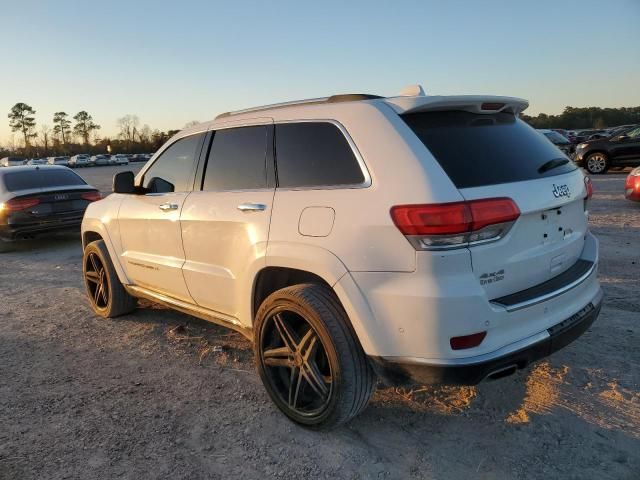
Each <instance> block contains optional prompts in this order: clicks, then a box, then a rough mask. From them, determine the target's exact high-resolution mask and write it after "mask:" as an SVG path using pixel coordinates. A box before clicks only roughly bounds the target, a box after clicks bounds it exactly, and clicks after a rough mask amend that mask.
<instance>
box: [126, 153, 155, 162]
mask: <svg viewBox="0 0 640 480" xmlns="http://www.w3.org/2000/svg"><path fill="white" fill-rule="evenodd" d="M149 158H151V157H150V155H148V154H146V153H134V154H133V155H131V156H130V157H129V161H131V162H146V161H147V160H149Z"/></svg>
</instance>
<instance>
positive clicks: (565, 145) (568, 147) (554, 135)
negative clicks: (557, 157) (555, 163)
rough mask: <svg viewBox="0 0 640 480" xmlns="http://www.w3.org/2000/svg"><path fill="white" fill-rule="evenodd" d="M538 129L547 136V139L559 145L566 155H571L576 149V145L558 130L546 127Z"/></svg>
mask: <svg viewBox="0 0 640 480" xmlns="http://www.w3.org/2000/svg"><path fill="white" fill-rule="evenodd" d="M538 131H539V132H540V133H541V134H543V135H544V136H545V137H547V139H548V140H549V141H550V142H551V143H553V144H554V145H555V146H556V147H558V148H559V149H560V150H561V151H562V153H564V154H565V155H566V156H568V157H570V156H571V155H572V154H573V152H574V151H575V146H574V145H573V144H572V143H571V142H570V141H569V139H568V138H567V137H565V136H564V135H561V134H560V133H558V132H557V131H555V130H545V129H538Z"/></svg>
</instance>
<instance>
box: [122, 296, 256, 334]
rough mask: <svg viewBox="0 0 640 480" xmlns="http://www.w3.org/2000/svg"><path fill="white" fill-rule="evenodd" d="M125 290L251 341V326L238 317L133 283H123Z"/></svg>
mask: <svg viewBox="0 0 640 480" xmlns="http://www.w3.org/2000/svg"><path fill="white" fill-rule="evenodd" d="M124 288H125V290H126V291H127V293H129V295H131V296H133V297H136V298H144V299H146V300H149V301H151V302H155V303H159V304H161V305H164V306H165V307H168V308H171V309H174V310H178V311H180V312H182V313H186V314H187V315H193V316H194V317H197V318H200V319H202V320H206V321H208V322H212V323H215V324H217V325H220V326H222V327H226V328H230V329H232V330H235V331H236V332H238V333H241V334H242V335H244V336H245V337H246V338H247V339H249V340H250V341H253V331H252V330H251V328H248V327H245V326H244V325H242V324H241V323H240V322H239V321H238V319H236V318H234V317H231V316H228V315H224V314H222V313H218V312H214V311H213V310H209V309H208V308H204V307H201V306H199V305H193V304H191V303H187V302H184V301H182V300H178V299H177V298H173V297H170V296H168V295H164V294H162V293H158V292H154V291H152V290H148V289H146V288H142V287H137V286H135V285H124Z"/></svg>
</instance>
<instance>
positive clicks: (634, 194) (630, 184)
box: [624, 167, 640, 202]
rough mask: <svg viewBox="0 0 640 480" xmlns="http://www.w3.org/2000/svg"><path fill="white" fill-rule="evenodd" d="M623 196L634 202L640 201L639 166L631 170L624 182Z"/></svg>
mask: <svg viewBox="0 0 640 480" xmlns="http://www.w3.org/2000/svg"><path fill="white" fill-rule="evenodd" d="M624 196H625V197H626V198H627V199H629V200H633V201H635V202H640V167H636V168H634V169H633V170H631V173H630V174H629V175H628V176H627V180H626V182H625V184H624Z"/></svg>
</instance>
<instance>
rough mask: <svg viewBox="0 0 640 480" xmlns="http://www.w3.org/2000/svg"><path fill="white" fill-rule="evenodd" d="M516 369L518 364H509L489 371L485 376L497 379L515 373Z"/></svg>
mask: <svg viewBox="0 0 640 480" xmlns="http://www.w3.org/2000/svg"><path fill="white" fill-rule="evenodd" d="M516 370H518V365H516V364H513V365H509V366H507V367H503V368H499V369H498V370H495V371H493V372H491V373H490V374H489V375H487V378H488V379H491V380H498V379H499V378H504V377H508V376H509V375H513V374H514V373H516Z"/></svg>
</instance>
